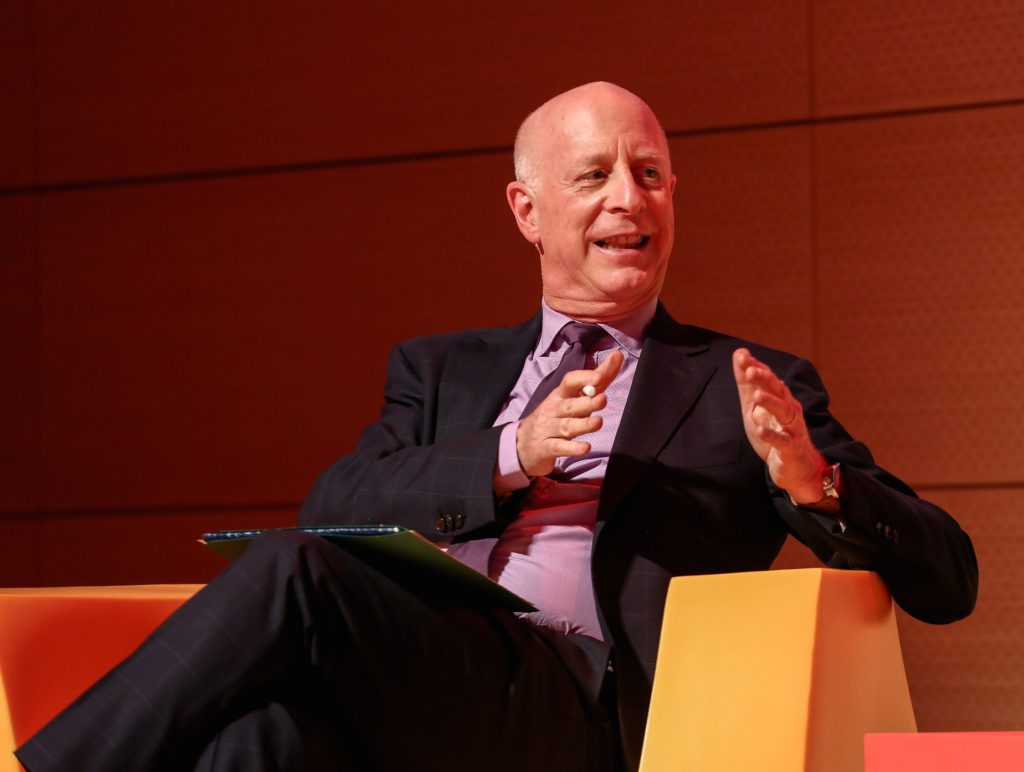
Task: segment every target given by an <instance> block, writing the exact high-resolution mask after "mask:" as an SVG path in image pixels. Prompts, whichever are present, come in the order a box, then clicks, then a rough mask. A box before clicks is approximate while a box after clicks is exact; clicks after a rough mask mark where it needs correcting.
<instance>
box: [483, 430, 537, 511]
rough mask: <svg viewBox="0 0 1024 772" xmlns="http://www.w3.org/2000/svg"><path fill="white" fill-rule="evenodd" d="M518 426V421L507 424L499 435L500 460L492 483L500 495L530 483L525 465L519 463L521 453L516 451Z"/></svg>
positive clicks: (495, 468) (496, 465)
mask: <svg viewBox="0 0 1024 772" xmlns="http://www.w3.org/2000/svg"><path fill="white" fill-rule="evenodd" d="M518 428H519V422H518V421H513V422H512V423H510V424H505V426H503V427H502V429H501V435H500V436H499V437H498V460H497V462H496V463H495V465H494V477H493V478H492V483H493V486H494V492H495V493H496V494H497V495H498V496H499V497H501V496H508V495H509V494H510V493H512V492H513V491H517V490H519V489H520V488H525V487H527V486H528V485H529V484H530V478H529V477H527V476H526V474H525V473H524V472H523V467H522V466H520V464H519V454H518V453H516V429H518Z"/></svg>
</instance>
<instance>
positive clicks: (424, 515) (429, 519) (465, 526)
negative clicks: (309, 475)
mask: <svg viewBox="0 0 1024 772" xmlns="http://www.w3.org/2000/svg"><path fill="white" fill-rule="evenodd" d="M445 351H446V348H445V346H444V345H442V344H438V343H436V342H435V343H434V344H433V345H432V344H431V343H430V342H428V341H426V340H425V339H420V341H418V342H417V341H413V342H410V343H407V344H403V345H399V346H397V347H395V348H394V349H393V350H392V351H391V353H390V355H389V359H388V374H387V383H386V386H385V393H384V407H383V408H382V410H381V415H380V418H379V419H378V420H377V421H376V422H374V423H373V424H371V425H370V426H369V427H367V428H366V429H365V430H364V431H363V433H362V435H361V436H360V438H359V442H358V444H357V445H356V448H355V451H354V452H353V453H352V454H350V455H348V456H345V457H343V458H341V459H339V460H338V461H336V462H335V463H334V464H333V465H332V466H331V467H330V468H328V469H327V471H325V472H324V473H323V474H321V475H320V477H319V478H318V479H317V481H316V483H315V484H314V486H313V489H312V491H311V492H310V494H309V496H308V497H307V499H306V501H305V503H304V504H303V506H302V509H301V510H300V512H299V524H300V525H333V524H362V523H394V524H398V525H403V526H406V527H407V528H411V529H413V530H416V531H418V532H419V533H421V534H423V535H424V536H426V537H428V538H434V539H445V538H451V537H452V536H461V535H465V534H466V533H468V532H469V531H473V530H475V529H478V528H480V527H484V526H487V525H489V524H492V523H494V522H495V519H496V518H497V516H498V507H497V502H496V500H495V496H494V492H493V490H492V475H493V471H494V464H495V460H496V459H497V454H498V437H499V435H500V433H501V427H500V426H499V427H494V428H485V429H479V430H474V431H469V432H460V433H458V434H457V436H452V437H448V438H445V439H443V440H437V439H436V435H437V422H438V416H437V402H438V400H437V395H438V389H439V384H440V382H441V375H442V372H443V369H444V360H445Z"/></svg>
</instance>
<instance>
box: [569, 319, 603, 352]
mask: <svg viewBox="0 0 1024 772" xmlns="http://www.w3.org/2000/svg"><path fill="white" fill-rule="evenodd" d="M559 334H560V335H561V336H562V337H563V338H564V339H565V340H567V341H569V343H570V344H571V345H576V344H577V343H579V344H580V345H581V347H582V348H583V350H584V351H587V350H588V349H589V348H590V347H591V346H593V345H594V344H595V343H597V341H598V339H600V338H602V337H604V336H605V335H607V334H608V333H606V332H605V330H604V328H603V327H601V326H600V325H598V324H583V323H582V322H570V323H569V324H567V325H565V327H563V328H562V329H561V330H560V331H559Z"/></svg>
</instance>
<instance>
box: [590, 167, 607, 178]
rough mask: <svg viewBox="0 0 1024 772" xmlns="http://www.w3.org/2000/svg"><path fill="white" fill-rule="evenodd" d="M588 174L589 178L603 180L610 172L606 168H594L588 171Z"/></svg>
mask: <svg viewBox="0 0 1024 772" xmlns="http://www.w3.org/2000/svg"><path fill="white" fill-rule="evenodd" d="M586 176H587V179H588V180H603V179H604V178H605V177H607V176H608V174H607V173H606V172H605V171H604V169H594V171H592V172H587V175H586Z"/></svg>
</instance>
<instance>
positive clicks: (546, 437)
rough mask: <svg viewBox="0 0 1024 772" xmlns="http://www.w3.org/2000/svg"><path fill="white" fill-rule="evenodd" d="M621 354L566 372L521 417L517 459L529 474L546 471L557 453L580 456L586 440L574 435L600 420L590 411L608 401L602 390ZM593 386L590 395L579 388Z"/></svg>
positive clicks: (589, 429) (587, 445)
mask: <svg viewBox="0 0 1024 772" xmlns="http://www.w3.org/2000/svg"><path fill="white" fill-rule="evenodd" d="M623 359H624V358H623V355H622V352H620V351H617V350H615V351H612V352H611V353H610V354H609V355H608V356H607V357H605V358H604V360H603V361H602V362H601V364H600V365H598V366H597V367H596V368H595V369H593V370H574V371H572V372H569V373H566V374H565V376H564V377H563V378H562V381H561V383H560V384H559V385H558V387H557V388H556V389H554V390H553V391H552V392H551V393H550V394H549V395H548V396H547V397H545V399H544V401H543V402H541V403H540V404H539V405H537V408H536V409H535V410H534V411H533V412H532V413H530V415H528V416H525V417H523V418H522V419H521V420H520V422H519V427H518V429H517V430H516V452H517V453H518V454H519V463H520V465H521V466H522V468H523V470H524V471H525V472H526V473H527V474H528V475H530V476H538V475H543V474H548V473H549V472H550V471H551V470H552V468H554V465H555V460H556V459H557V458H560V457H575V456H583V455H586V454H587V453H589V452H590V447H591V446H590V443H589V442H584V441H582V440H576V437H579V436H582V435H585V434H592V433H593V432H596V431H598V430H599V429H600V428H601V427H602V426H603V425H604V422H603V420H602V418H601V416H599V415H594V414H595V413H596V412H598V411H599V410H602V409H604V407H605V406H607V404H608V397H607V395H606V394H605V393H604V391H605V389H606V388H608V385H609V384H610V383H611V382H612V381H613V380H614V379H615V376H616V375H618V373H619V370H620V369H621V367H622V363H623ZM584 386H591V387H593V392H594V393H593V396H587V395H586V394H585V393H584V392H583V387H584Z"/></svg>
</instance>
